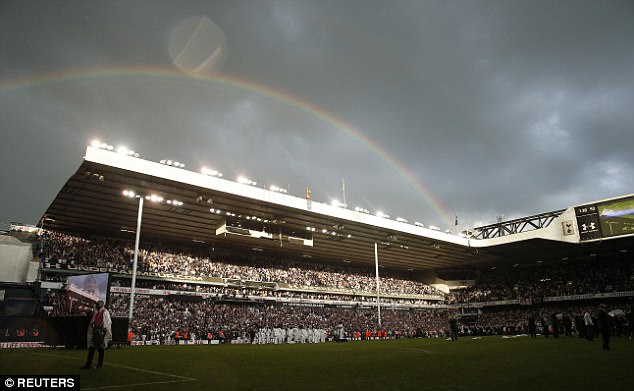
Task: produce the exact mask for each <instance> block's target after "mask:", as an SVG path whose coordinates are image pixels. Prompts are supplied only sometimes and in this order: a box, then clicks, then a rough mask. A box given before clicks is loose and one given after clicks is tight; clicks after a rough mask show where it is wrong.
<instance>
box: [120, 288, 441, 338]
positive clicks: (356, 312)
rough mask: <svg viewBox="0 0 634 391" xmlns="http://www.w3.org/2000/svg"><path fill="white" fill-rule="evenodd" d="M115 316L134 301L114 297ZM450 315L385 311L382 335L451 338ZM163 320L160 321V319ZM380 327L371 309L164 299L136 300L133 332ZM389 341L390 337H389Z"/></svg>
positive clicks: (164, 334) (230, 332) (163, 333)
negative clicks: (341, 326) (418, 335)
mask: <svg viewBox="0 0 634 391" xmlns="http://www.w3.org/2000/svg"><path fill="white" fill-rule="evenodd" d="M110 311H111V312H112V313H113V316H127V314H128V311H129V297H128V296H127V295H117V294H113V295H111V304H110ZM450 312H451V310H449V309H420V310H416V311H395V310H389V309H386V310H383V311H382V322H381V325H382V329H383V330H385V332H386V333H389V336H397V335H399V336H414V335H415V334H416V331H417V329H418V331H419V333H425V334H424V335H425V336H444V335H446V333H447V327H448V323H447V321H448V316H449V315H448V314H449V313H450ZM159 314H160V316H158V315H159ZM377 324H378V314H377V311H376V310H375V309H370V308H347V307H330V306H294V305H282V304H274V303H231V302H216V301H214V300H202V301H197V302H195V301H190V300H181V299H174V298H166V297H159V296H149V295H148V296H144V295H140V296H138V297H137V298H136V299H135V309H134V319H133V322H132V324H131V328H132V330H133V332H134V334H135V335H137V336H141V335H146V336H147V338H151V339H160V338H167V337H168V336H170V335H172V334H173V333H175V332H176V331H178V330H180V331H181V332H182V331H185V330H186V331H188V332H189V333H190V334H194V335H199V336H200V335H206V334H207V333H208V332H212V333H214V334H218V333H219V332H220V331H222V332H223V333H224V334H225V335H228V336H229V335H233V336H240V337H247V336H248V335H249V334H250V333H251V332H252V331H253V330H258V329H260V328H263V327H264V328H275V327H282V328H292V327H301V328H312V329H325V330H329V331H330V332H332V331H333V330H335V328H336V327H337V326H338V325H343V328H344V330H345V331H346V332H347V333H348V335H349V336H352V335H354V334H355V332H357V331H358V332H364V333H365V330H372V332H373V333H374V334H376V332H377V331H378V330H376V328H377ZM386 335H387V334H386Z"/></svg>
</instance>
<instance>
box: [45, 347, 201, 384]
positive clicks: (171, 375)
mask: <svg viewBox="0 0 634 391" xmlns="http://www.w3.org/2000/svg"><path fill="white" fill-rule="evenodd" d="M33 354H36V355H38V356H50V357H57V358H66V359H69V358H70V359H71V360H75V361H83V360H82V359H79V358H75V357H68V356H62V355H60V354H50V353H33ZM104 365H105V366H109V367H118V368H123V369H130V370H133V371H138V372H144V373H149V374H152V375H161V376H168V377H173V378H176V379H177V380H165V381H156V382H147V383H132V384H121V385H117V386H102V387H90V388H84V390H105V389H112V388H124V387H135V386H147V385H152V384H168V383H183V382H189V381H195V380H197V379H194V378H193V377H186V376H180V375H175V374H173V373H167V372H160V371H153V370H150V369H143V368H137V367H131V366H128V365H121V364H112V363H108V364H104Z"/></svg>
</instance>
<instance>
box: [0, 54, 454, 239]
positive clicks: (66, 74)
mask: <svg viewBox="0 0 634 391" xmlns="http://www.w3.org/2000/svg"><path fill="white" fill-rule="evenodd" d="M113 76H114V77H157V76H158V77H169V78H182V79H185V78H186V79H191V76H188V75H186V74H183V73H181V72H179V71H178V70H176V69H172V68H151V67H137V68H132V67H124V68H87V69H79V70H66V71H59V72H50V73H46V74H40V75H37V76H31V77H28V78H22V79H17V80H8V81H3V82H0V95H3V94H8V93H11V92H14V91H18V90H21V89H27V88H35V87H39V86H42V85H47V84H58V83H63V82H68V81H76V80H86V79H99V78H108V77H113ZM197 79H199V80H203V81H206V82H210V83H215V84H218V85H222V86H226V87H231V88H235V89H238V90H244V91H249V92H252V93H256V94H258V95H261V96H264V97H266V98H269V99H273V100H274V101H277V102H279V103H282V104H284V105H286V106H289V107H290V108H292V109H295V110H298V111H300V112H302V113H305V114H307V115H309V116H312V117H315V118H317V119H319V120H320V121H323V122H324V123H326V124H328V125H330V126H332V127H334V128H335V129H339V130H341V131H343V132H345V133H346V134H348V135H349V136H350V137H352V138H354V139H356V140H358V141H359V142H360V143H362V144H363V145H365V146H366V147H367V148H369V149H370V150H371V151H372V152H374V153H375V154H376V155H377V156H379V157H380V158H381V159H382V160H383V161H384V162H385V163H386V164H388V165H389V166H391V167H392V168H394V170H395V171H396V172H397V173H398V174H399V176H400V177H402V178H403V179H404V180H405V181H406V182H407V183H408V184H410V185H411V186H412V187H413V188H414V189H415V190H416V192H417V193H418V194H419V195H420V196H421V197H422V198H423V199H424V200H425V202H426V203H428V204H429V205H430V206H431V207H432V209H433V210H434V212H435V213H436V214H437V216H438V217H440V218H441V219H442V221H443V222H444V223H445V224H446V225H447V226H448V227H451V226H452V225H453V222H452V219H451V217H450V214H449V213H448V212H447V210H446V209H445V207H444V206H443V204H442V203H441V202H440V200H439V199H438V198H437V197H436V196H435V195H434V194H433V193H432V192H431V191H430V190H429V189H428V188H427V187H426V186H425V185H424V184H423V183H422V182H421V181H420V180H419V179H418V178H417V177H416V176H415V175H414V173H413V172H412V171H411V170H410V169H409V168H407V167H406V166H405V164H403V163H402V162H401V161H400V160H398V159H397V158H396V157H395V156H394V155H393V154H391V153H390V152H389V151H387V150H386V149H385V148H384V147H383V146H382V145H380V144H379V143H377V142H376V141H374V140H372V139H370V138H369V137H368V136H366V135H365V134H364V133H363V132H361V131H360V130H359V129H357V128H355V127H354V126H352V125H350V124H349V123H347V122H346V121H344V120H343V119H341V118H338V117H336V116H335V115H333V114H331V113H328V112H327V111H325V110H323V109H322V108H320V107H318V106H316V105H314V104H312V103H310V102H306V101H303V100H301V99H299V98H297V97H294V96H292V95H290V94H288V93H286V92H283V91H279V90H275V89H272V88H270V87H268V86H265V85H262V84H258V83H255V82H253V81H249V80H243V79H238V78H235V77H231V76H227V75H219V74H216V75H213V76H210V77H198V78H197Z"/></svg>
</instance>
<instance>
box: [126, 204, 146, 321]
mask: <svg viewBox="0 0 634 391" xmlns="http://www.w3.org/2000/svg"><path fill="white" fill-rule="evenodd" d="M137 197H138V198H139V211H138V214H137V218H136V238H135V239H134V259H133V262H132V286H131V287H130V312H129V314H128V320H129V321H130V322H132V312H133V311H134V291H135V288H136V268H137V262H138V259H139V239H140V238H141V220H142V218H143V197H141V196H137Z"/></svg>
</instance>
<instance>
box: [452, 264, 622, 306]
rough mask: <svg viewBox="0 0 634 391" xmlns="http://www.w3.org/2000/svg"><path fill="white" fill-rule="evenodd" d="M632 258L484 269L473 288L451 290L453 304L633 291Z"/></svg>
mask: <svg viewBox="0 0 634 391" xmlns="http://www.w3.org/2000/svg"><path fill="white" fill-rule="evenodd" d="M633 268H634V263H633V262H632V261H631V259H628V258H625V257H621V258H615V259H589V260H575V261H568V262H565V261H564V262H557V263H555V264H546V263H539V264H535V265H530V266H522V267H519V266H515V267H506V268H503V267H497V268H489V269H483V270H482V271H481V273H480V276H479V277H478V278H477V280H476V284H475V286H473V287H470V288H466V289H461V290H456V291H452V294H451V295H450V297H448V300H450V301H451V302H452V303H469V302H486V301H497V300H512V299H520V300H526V299H528V300H532V299H537V300H539V299H541V298H543V297H556V296H571V295H584V294H594V293H605V292H627V291H634V269H633Z"/></svg>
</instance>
